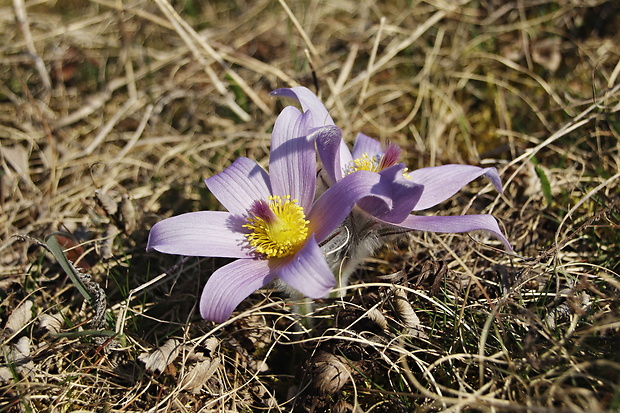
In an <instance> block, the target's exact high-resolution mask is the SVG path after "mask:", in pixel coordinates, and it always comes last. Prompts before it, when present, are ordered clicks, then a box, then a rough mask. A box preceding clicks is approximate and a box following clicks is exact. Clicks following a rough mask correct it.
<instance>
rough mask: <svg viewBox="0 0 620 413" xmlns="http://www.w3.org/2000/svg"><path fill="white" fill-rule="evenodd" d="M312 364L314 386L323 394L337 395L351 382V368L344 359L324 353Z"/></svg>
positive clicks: (318, 355)
mask: <svg viewBox="0 0 620 413" xmlns="http://www.w3.org/2000/svg"><path fill="white" fill-rule="evenodd" d="M311 363H312V364H311V365H312V384H314V386H315V387H316V388H317V389H318V390H319V392H321V393H323V394H332V393H335V392H337V391H338V390H340V389H341V388H342V386H344V385H345V384H346V383H347V382H348V381H349V380H351V368H350V367H349V363H348V362H347V360H346V359H345V358H344V357H341V356H336V355H334V354H331V353H327V352H324V351H322V352H320V353H318V354H317V355H316V356H314V357H313V358H312V361H311Z"/></svg>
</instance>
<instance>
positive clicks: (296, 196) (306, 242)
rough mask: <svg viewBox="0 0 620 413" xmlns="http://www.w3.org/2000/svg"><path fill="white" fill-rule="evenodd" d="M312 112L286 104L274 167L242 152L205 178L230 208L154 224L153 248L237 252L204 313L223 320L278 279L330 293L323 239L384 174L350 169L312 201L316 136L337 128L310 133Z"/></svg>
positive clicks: (317, 293)
mask: <svg viewBox="0 0 620 413" xmlns="http://www.w3.org/2000/svg"><path fill="white" fill-rule="evenodd" d="M311 116H312V114H311V113H310V112H308V111H307V112H306V113H303V114H302V113H301V112H300V111H299V110H298V109H296V108H294V107H287V108H285V109H284V110H283V111H282V113H281V114H280V116H279V117H278V118H277V120H276V123H275V125H274V129H273V134H272V140H271V152H270V164H269V174H267V172H265V171H264V170H263V169H262V168H261V167H260V166H259V165H258V164H257V163H256V162H254V161H252V160H250V159H248V158H243V157H242V158H239V159H237V160H236V161H235V162H233V164H232V165H231V166H229V167H228V168H227V169H225V170H224V171H222V172H221V173H219V174H217V175H214V176H212V177H210V178H208V179H206V180H205V183H206V185H207V187H208V188H209V190H210V191H211V192H212V193H213V194H214V195H215V197H216V198H217V199H218V200H219V201H220V202H221V203H222V205H223V206H224V207H225V208H226V209H227V212H223V211H201V212H191V213H187V214H183V215H179V216H176V217H172V218H168V219H165V220H163V221H160V222H158V223H157V224H155V225H154V226H153V228H152V229H151V232H150V234H149V240H148V245H147V250H149V251H150V250H156V251H159V252H163V253H167V254H178V255H186V256H200V257H227V258H237V260H236V261H233V262H231V263H230V264H227V265H225V266H223V267H221V268H219V269H217V270H216V271H215V272H214V273H213V274H212V275H211V277H210V278H209V280H208V281H207V284H206V286H205V288H204V290H203V292H202V296H201V298H200V314H201V315H202V317H203V318H205V319H208V320H212V321H215V322H223V321H225V320H226V319H228V318H229V317H230V315H231V313H232V312H233V311H234V309H235V308H236V307H237V305H238V304H239V303H240V302H241V301H243V300H244V299H245V298H246V297H247V296H249V295H250V294H251V293H252V292H254V291H255V290H257V289H259V288H261V287H263V286H265V285H267V284H269V283H270V282H272V281H274V280H275V279H280V280H281V281H283V282H284V283H286V284H287V285H288V286H290V287H291V288H293V289H294V290H297V291H298V292H300V293H301V294H303V295H305V296H308V297H311V298H320V297H324V296H325V295H327V294H328V293H329V292H330V290H331V289H332V288H333V287H334V285H335V279H334V276H333V273H332V271H331V269H330V268H329V266H328V264H327V262H326V259H325V257H324V255H323V253H322V252H321V250H320V248H319V244H318V243H319V242H321V241H323V240H324V239H325V238H326V237H327V236H328V235H329V234H330V233H331V232H332V231H333V230H334V229H335V228H336V227H337V226H338V225H340V224H341V222H342V221H343V220H344V218H345V217H346V216H347V215H348V214H349V212H350V211H351V209H352V208H353V207H354V205H355V203H356V202H357V201H358V200H359V199H361V198H362V197H364V196H367V195H368V194H370V193H372V192H373V187H374V186H376V184H377V183H378V181H379V179H378V178H377V177H375V176H373V174H371V173H368V174H365V175H364V174H355V175H351V176H350V177H347V178H345V179H343V180H342V181H341V182H342V184H339V185H334V186H332V187H331V188H330V189H329V190H327V191H326V192H324V193H323V194H322V195H321V196H320V197H319V198H318V199H317V200H316V201H314V198H315V191H316V152H315V142H314V141H315V139H318V138H319V137H322V136H327V135H330V134H333V133H334V129H335V128H334V127H326V128H321V129H318V130H316V131H315V132H313V133H309V132H308V131H309V126H308V125H309V121H310V120H311ZM381 196H382V195H381V194H377V197H379V198H381ZM384 202H385V203H386V204H389V203H391V200H389V199H387V198H385V201H384Z"/></svg>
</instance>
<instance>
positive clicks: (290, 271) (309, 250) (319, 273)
mask: <svg viewBox="0 0 620 413" xmlns="http://www.w3.org/2000/svg"><path fill="white" fill-rule="evenodd" d="M274 271H275V272H276V273H277V274H278V277H280V279H281V280H282V281H284V282H285V283H286V284H287V285H289V286H290V287H293V288H294V289H295V290H297V291H299V292H300V293H302V294H303V295H305V296H306V297H310V298H322V297H325V296H326V295H327V294H329V292H330V291H331V289H332V288H334V286H335V285H336V279H335V278H334V274H333V273H332V271H331V269H330V268H329V265H327V261H325V256H324V255H323V252H321V249H320V248H319V245H318V244H317V242H316V240H315V239H314V237H313V236H312V237H310V238H309V239H308V241H306V244H305V245H304V246H303V248H302V249H301V250H300V251H298V252H297V253H296V254H295V255H294V256H293V257H291V258H290V259H287V260H284V261H283V262H282V263H280V264H279V265H278V266H276V267H275V269H274Z"/></svg>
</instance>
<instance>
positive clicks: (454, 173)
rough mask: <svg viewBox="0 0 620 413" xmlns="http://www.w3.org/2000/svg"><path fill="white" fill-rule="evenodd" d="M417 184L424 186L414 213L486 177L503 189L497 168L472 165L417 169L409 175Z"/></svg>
mask: <svg viewBox="0 0 620 413" xmlns="http://www.w3.org/2000/svg"><path fill="white" fill-rule="evenodd" d="M408 175H409V178H411V180H412V181H413V182H415V183H417V184H420V185H424V192H423V193H422V197H421V198H420V200H419V201H418V204H417V205H416V206H415V208H414V211H421V210H423V209H427V208H430V207H433V206H435V205H437V204H439V203H441V202H443V201H445V200H446V199H448V198H450V197H452V196H453V195H454V194H456V193H457V192H458V191H460V190H461V188H463V187H464V186H465V185H467V184H468V183H470V182H471V181H473V180H474V179H476V178H478V177H480V176H483V175H486V176H487V177H489V179H490V180H491V182H492V183H493V185H494V186H495V187H496V188H498V189H501V181H500V179H499V175H497V171H496V170H495V168H480V167H477V166H472V165H443V166H433V167H429V168H422V169H416V170H415V171H411V172H409V173H408Z"/></svg>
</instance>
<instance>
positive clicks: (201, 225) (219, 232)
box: [146, 211, 250, 258]
mask: <svg viewBox="0 0 620 413" xmlns="http://www.w3.org/2000/svg"><path fill="white" fill-rule="evenodd" d="M245 223H246V221H245V220H244V219H243V218H241V217H240V216H238V215H233V214H230V213H228V212H221V211H200V212H189V213H187V214H182V215H178V216H176V217H172V218H167V219H164V220H162V221H159V222H158V223H156V224H155V225H153V228H151V232H150V233H149V240H148V243H147V247H146V249H147V251H152V250H155V251H159V252H163V253H165V254H177V255H185V256H190V257H227V258H244V257H248V256H249V254H250V252H249V250H248V248H246V247H247V245H248V243H247V239H246V238H245V236H244V235H243V234H244V233H246V232H247V230H246V229H245V228H243V227H242V225H243V224H245Z"/></svg>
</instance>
